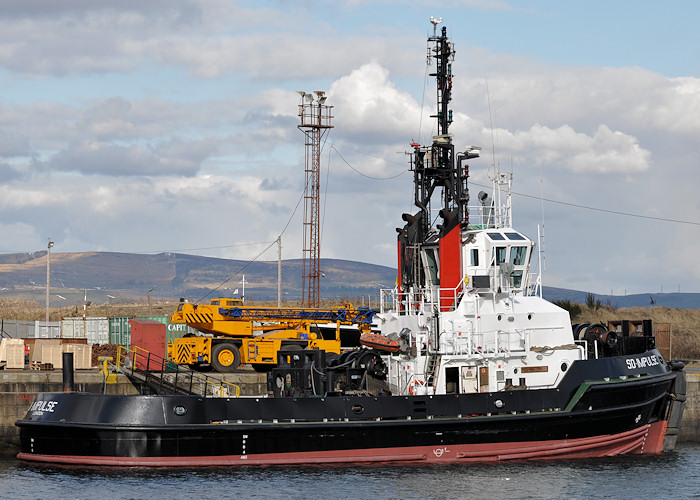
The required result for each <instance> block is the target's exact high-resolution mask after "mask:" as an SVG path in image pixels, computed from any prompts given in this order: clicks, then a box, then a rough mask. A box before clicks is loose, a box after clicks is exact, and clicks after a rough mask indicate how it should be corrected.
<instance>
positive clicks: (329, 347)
mask: <svg viewBox="0 0 700 500" xmlns="http://www.w3.org/2000/svg"><path fill="white" fill-rule="evenodd" d="M375 313H376V310H373V309H369V308H367V307H360V308H355V307H353V306H352V304H346V305H345V306H344V307H339V308H331V309H320V308H298V307H258V306H244V305H243V303H242V301H241V300H240V299H226V298H218V299H212V300H211V302H210V304H200V305H194V304H190V303H187V302H180V305H179V306H178V309H177V311H175V313H174V314H173V315H172V316H171V317H170V322H171V323H186V324H187V325H188V326H190V327H192V328H194V329H196V330H198V331H199V332H201V333H200V334H196V335H187V336H185V337H182V338H179V339H174V340H173V341H172V342H170V343H168V346H167V350H168V357H169V358H170V359H172V360H173V361H174V362H175V363H178V364H184V365H189V366H193V367H198V366H202V365H211V366H212V367H213V368H214V370H216V371H218V372H222V373H225V372H231V371H233V370H235V369H236V368H238V367H239V366H240V364H241V363H248V364H251V365H252V366H253V368H254V369H255V370H257V371H268V370H270V369H272V368H274V367H275V366H276V365H277V352H278V351H279V350H281V349H284V350H292V349H323V350H324V351H326V352H332V353H337V354H339V353H340V327H341V326H342V325H355V326H356V327H357V328H358V330H359V332H360V333H366V332H369V331H370V327H371V323H372V318H373V317H374V314H375ZM319 324H334V325H335V334H334V335H333V336H332V338H324V337H323V335H321V333H320V331H319V329H318V328H314V327H315V326H316V325H319Z"/></svg>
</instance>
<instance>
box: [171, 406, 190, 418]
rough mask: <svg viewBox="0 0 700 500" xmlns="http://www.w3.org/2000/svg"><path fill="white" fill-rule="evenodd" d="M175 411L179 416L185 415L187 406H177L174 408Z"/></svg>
mask: <svg viewBox="0 0 700 500" xmlns="http://www.w3.org/2000/svg"><path fill="white" fill-rule="evenodd" d="M173 412H174V413H175V415H177V416H178V417H181V416H183V415H184V414H185V413H187V408H185V407H184V406H176V407H175V408H173Z"/></svg>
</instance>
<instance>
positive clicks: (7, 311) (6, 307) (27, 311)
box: [0, 299, 177, 321]
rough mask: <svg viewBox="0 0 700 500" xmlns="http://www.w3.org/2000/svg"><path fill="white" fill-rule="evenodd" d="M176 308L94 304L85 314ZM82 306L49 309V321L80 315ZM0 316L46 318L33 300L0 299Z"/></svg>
mask: <svg viewBox="0 0 700 500" xmlns="http://www.w3.org/2000/svg"><path fill="white" fill-rule="evenodd" d="M176 308H177V303H176V302H157V303H156V302H153V303H151V305H150V306H149V305H148V304H147V303H131V304H96V305H90V306H88V307H87V311H86V313H87V316H90V317H103V316H159V315H170V314H172V313H173V312H174V311H175V309H176ZM82 315H83V308H82V306H69V307H61V308H54V309H50V310H49V321H60V320H61V319H62V318H69V317H82ZM0 318H3V319H19V320H24V321H36V320H40V321H43V320H45V319H46V309H45V307H44V306H43V305H41V304H39V303H38V302H35V301H33V300H21V299H0Z"/></svg>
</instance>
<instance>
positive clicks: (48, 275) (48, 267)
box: [46, 238, 53, 331]
mask: <svg viewBox="0 0 700 500" xmlns="http://www.w3.org/2000/svg"><path fill="white" fill-rule="evenodd" d="M52 246H53V241H51V238H49V244H48V246H47V251H46V331H48V330H49V290H50V289H51V247H52Z"/></svg>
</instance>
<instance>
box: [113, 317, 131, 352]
mask: <svg viewBox="0 0 700 500" xmlns="http://www.w3.org/2000/svg"><path fill="white" fill-rule="evenodd" d="M129 318H130V316H110V318H109V343H110V344H119V345H123V346H124V347H126V348H127V349H129V348H131V325H130V324H129Z"/></svg>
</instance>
